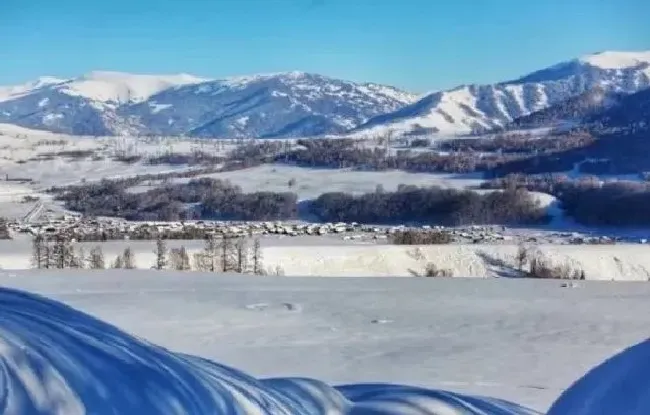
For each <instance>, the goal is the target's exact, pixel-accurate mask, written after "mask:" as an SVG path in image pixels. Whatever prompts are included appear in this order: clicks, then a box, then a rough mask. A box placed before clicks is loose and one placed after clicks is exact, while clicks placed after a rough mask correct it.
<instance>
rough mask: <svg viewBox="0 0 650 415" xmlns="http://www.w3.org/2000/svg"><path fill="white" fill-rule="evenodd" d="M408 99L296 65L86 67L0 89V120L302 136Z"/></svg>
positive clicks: (110, 130)
mask: <svg viewBox="0 0 650 415" xmlns="http://www.w3.org/2000/svg"><path fill="white" fill-rule="evenodd" d="M2 91H5V92H2ZM8 91H14V92H11V93H10V92H8ZM16 91H17V92H16ZM19 92H20V93H19ZM3 97H4V99H2V98H3ZM415 99H416V97H415V96H414V95H412V94H408V93H405V92H403V91H400V90H398V89H396V88H392V87H388V86H383V85H377V84H370V83H367V84H357V83H353V82H347V81H342V80H337V79H333V78H328V77H324V76H321V75H316V74H307V73H303V72H288V73H278V74H267V75H254V76H242V77H234V78H228V79H223V80H208V79H202V78H197V77H193V76H191V75H186V74H180V75H133V74H126V73H119V72H92V73H90V74H88V75H85V76H82V77H80V78H77V79H73V80H70V81H67V82H63V83H59V84H53V85H46V86H45V87H40V88H32V89H29V88H25V87H18V88H17V89H16V88H14V89H11V90H10V89H8V88H6V89H5V90H0V101H2V102H0V122H4V123H14V124H18V125H21V126H24V127H27V128H34V129H44V130H49V131H54V132H59V133H67V134H74V135H96V136H100V135H151V134H156V135H165V136H174V135H194V136H198V137H222V138H233V137H275V136H296V135H298V136H308V135H319V134H338V133H342V132H345V131H347V130H349V129H351V128H354V127H356V126H358V125H360V124H362V123H364V122H366V121H367V120H368V119H370V118H372V117H374V116H377V115H379V114H382V113H385V112H391V111H394V110H396V109H397V108H400V107H402V106H403V105H405V104H408V103H411V102H413V101H414V100H415Z"/></svg>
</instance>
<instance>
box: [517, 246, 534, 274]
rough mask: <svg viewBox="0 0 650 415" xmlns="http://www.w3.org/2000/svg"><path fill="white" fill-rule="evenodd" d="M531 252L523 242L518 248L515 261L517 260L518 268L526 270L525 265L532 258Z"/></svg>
mask: <svg viewBox="0 0 650 415" xmlns="http://www.w3.org/2000/svg"><path fill="white" fill-rule="evenodd" d="M529 257H530V253H529V252H528V248H526V246H525V245H523V244H521V245H519V247H518V248H517V255H516V256H515V261H516V262H517V269H518V270H519V271H523V270H524V265H526V263H527V262H528V260H529V259H530V258H529Z"/></svg>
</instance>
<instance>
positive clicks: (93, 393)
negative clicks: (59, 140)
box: [0, 289, 535, 415]
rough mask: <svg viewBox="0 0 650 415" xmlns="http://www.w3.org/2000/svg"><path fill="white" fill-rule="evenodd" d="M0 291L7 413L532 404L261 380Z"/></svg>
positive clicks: (507, 414) (498, 410)
mask: <svg viewBox="0 0 650 415" xmlns="http://www.w3.org/2000/svg"><path fill="white" fill-rule="evenodd" d="M0 300H1V301H2V303H3V305H4V307H3V319H2V323H0V360H1V361H2V363H3V364H2V369H0V372H1V373H2V375H3V380H4V382H3V383H4V387H3V388H2V392H0V402H2V407H0V409H2V413H3V414H6V415H14V414H16V415H17V414H36V413H38V414H52V415H54V414H61V415H63V414H65V415H82V414H96V415H103V414H106V415H109V414H116V413H119V414H149V415H154V414H160V415H163V414H184V415H204V414H211V413H214V414H220V415H243V414H250V415H254V414H260V415H265V414H268V415H271V414H273V415H318V414H323V415H325V414H332V415H334V414H345V413H350V414H354V413H375V414H379V413H385V414H390V413H392V414H397V413H400V414H406V413H408V412H409V409H410V408H413V407H414V406H417V407H420V408H428V411H427V412H428V413H445V414H462V415H473V414H476V415H483V414H492V415H517V414H519V415H524V414H529V415H533V414H534V413H535V412H533V411H532V410H527V409H524V408H521V407H519V406H517V405H515V404H510V403H507V402H504V401H500V400H498V399H490V398H479V397H473V396H464V395H460V394H454V393H448V392H443V391H435V390H426V389H423V388H415V387H407V386H400V385H381V384H376V385H373V384H367V385H364V384H358V385H347V386H342V387H339V388H333V387H330V386H328V385H327V384H325V383H323V382H320V381H316V380H311V379H302V378H274V379H265V380H259V379H255V378H253V377H251V376H249V375H247V374H244V373H243V372H241V371H239V370H236V369H233V368H230V367H227V366H223V365H220V364H217V363H213V362H211V361H209V360H205V359H202V358H199V357H194V356H190V355H183V354H174V353H172V352H169V351H167V350H165V349H162V348H160V347H157V346H154V345H152V344H148V343H146V342H144V341H141V340H139V339H137V338H135V337H132V336H130V335H128V334H126V333H124V332H122V331H120V330H119V329H117V328H116V327H112V326H110V325H108V324H106V323H103V322H101V321H99V320H97V319H94V318H93V317H91V316H89V315H86V314H83V313H81V312H79V311H76V310H74V309H72V308H69V307H67V306H65V305H63V304H61V303H57V302H54V301H51V300H48V299H46V298H43V297H38V296H34V295H31V294H28V293H24V292H21V291H14V290H8V289H0ZM433 411H435V412H433Z"/></svg>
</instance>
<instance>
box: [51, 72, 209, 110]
mask: <svg viewBox="0 0 650 415" xmlns="http://www.w3.org/2000/svg"><path fill="white" fill-rule="evenodd" d="M206 81H208V79H204V78H198V77H195V76H192V75H188V74H178V75H136V74H129V73H122V72H108V71H95V72H91V73H89V74H86V75H84V76H82V77H81V78H78V79H75V80H72V81H70V82H67V83H65V84H64V85H59V86H57V87H56V89H57V90H58V91H60V92H62V93H64V94H66V95H70V96H79V97H83V98H87V99H89V100H91V101H93V102H96V103H105V104H115V105H117V104H128V103H134V102H142V101H146V100H147V99H149V98H150V97H151V96H152V95H155V94H157V93H159V92H161V91H164V90H166V89H169V88H173V87H179V86H183V85H190V84H198V83H201V82H206Z"/></svg>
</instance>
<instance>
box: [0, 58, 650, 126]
mask: <svg viewBox="0 0 650 415" xmlns="http://www.w3.org/2000/svg"><path fill="white" fill-rule="evenodd" d="M645 88H650V52H602V53H597V54H593V55H588V56H585V57H582V58H578V59H574V60H571V61H567V62H563V63H560V64H557V65H554V66H552V67H549V68H546V69H542V70H540V71H536V72H533V73H531V74H528V75H525V76H523V77H521V78H519V79H515V80H512V81H508V82H503V83H498V84H492V85H464V86H460V87H457V88H454V89H451V90H448V91H437V92H434V93H431V94H426V95H424V96H419V97H418V96H416V95H414V94H411V93H407V92H404V91H401V90H399V89H397V88H394V87H390V86H384V85H377V84H372V83H354V82H349V81H343V80H339V79H333V78H329V77H326V76H322V75H317V74H310V73H304V72H289V73H279V74H269V75H255V76H244V77H235V78H229V79H224V80H212V79H204V78H197V77H194V76H191V75H187V74H180V75H169V76H165V75H161V76H158V75H133V74H125V73H118V72H93V73H90V74H87V75H84V76H82V77H79V78H75V79H57V78H52V77H43V78H40V79H38V80H36V81H34V82H30V83H28V84H25V85H19V86H10V87H0V123H8V124H15V125H19V126H22V127H26V128H32V129H41V130H48V131H52V132H58V133H65V134H73V135H96V136H100V135H127V134H128V135H166V136H179V135H187V136H196V137H206V138H237V137H257V138H275V137H290V136H291V137H304V136H320V135H342V134H354V135H375V134H384V133H386V132H387V131H389V130H392V131H396V132H398V133H406V134H420V133H424V134H426V133H440V134H467V133H472V132H477V131H485V130H492V129H495V128H514V127H522V128H532V127H535V126H544V125H546V124H548V123H557V122H560V121H571V120H576V119H579V120H582V119H584V118H585V117H589V116H592V115H593V114H595V113H598V112H599V109H607V108H609V107H610V106H612V105H614V104H615V103H616V102H618V100H619V99H620V98H621V97H622V96H624V95H626V94H632V93H635V92H637V91H641V90H643V89H645ZM617 119H620V117H618V118H617Z"/></svg>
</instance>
